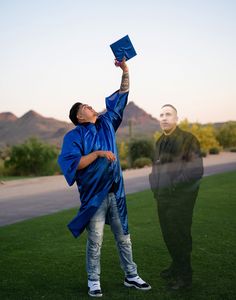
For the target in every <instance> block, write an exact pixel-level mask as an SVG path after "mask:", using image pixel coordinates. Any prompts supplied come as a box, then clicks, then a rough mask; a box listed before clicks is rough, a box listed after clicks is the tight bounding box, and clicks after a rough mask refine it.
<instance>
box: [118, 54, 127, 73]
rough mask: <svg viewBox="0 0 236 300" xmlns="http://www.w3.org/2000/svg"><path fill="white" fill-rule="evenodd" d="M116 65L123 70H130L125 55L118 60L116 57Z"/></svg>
mask: <svg viewBox="0 0 236 300" xmlns="http://www.w3.org/2000/svg"><path fill="white" fill-rule="evenodd" d="M115 66H116V67H120V68H121V69H122V71H123V72H129V68H128V66H127V64H126V59H125V57H124V58H123V59H122V61H118V60H117V59H115Z"/></svg>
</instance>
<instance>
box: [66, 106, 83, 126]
mask: <svg viewBox="0 0 236 300" xmlns="http://www.w3.org/2000/svg"><path fill="white" fill-rule="evenodd" d="M80 105H82V103H80V102H76V103H75V104H74V105H73V106H72V107H71V109H70V114H69V118H70V120H71V122H72V123H73V124H74V125H75V126H76V125H78V124H79V121H78V119H77V113H78V110H79V108H80Z"/></svg>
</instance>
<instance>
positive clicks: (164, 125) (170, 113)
mask: <svg viewBox="0 0 236 300" xmlns="http://www.w3.org/2000/svg"><path fill="white" fill-rule="evenodd" d="M159 121H160V126H161V129H162V130H163V131H165V132H167V133H168V132H170V131H171V130H172V129H174V128H175V127H176V125H177V122H178V116H177V113H176V111H175V110H174V109H173V108H172V107H170V106H165V107H163V108H162V109H161V112H160V116H159Z"/></svg>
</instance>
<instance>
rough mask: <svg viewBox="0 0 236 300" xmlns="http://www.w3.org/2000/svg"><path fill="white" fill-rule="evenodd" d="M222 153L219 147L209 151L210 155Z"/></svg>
mask: <svg viewBox="0 0 236 300" xmlns="http://www.w3.org/2000/svg"><path fill="white" fill-rule="evenodd" d="M219 153H220V149H219V148H217V147H212V148H210V149H209V154H219Z"/></svg>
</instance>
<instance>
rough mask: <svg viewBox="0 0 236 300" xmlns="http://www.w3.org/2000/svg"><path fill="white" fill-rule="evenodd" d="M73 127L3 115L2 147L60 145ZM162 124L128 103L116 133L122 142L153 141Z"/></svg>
mask: <svg viewBox="0 0 236 300" xmlns="http://www.w3.org/2000/svg"><path fill="white" fill-rule="evenodd" d="M73 127H74V125H73V124H71V123H67V122H63V121H59V120H56V119H53V118H46V117H44V116H42V115H40V114H38V113H37V112H35V111H33V110H30V111H28V112H27V113H25V114H24V115H23V116H21V117H20V118H17V117H16V116H15V115H14V114H12V113H11V112H3V113H0V147H4V146H6V145H15V144H18V143H22V142H24V141H25V140H26V139H28V138H29V137H37V138H39V139H41V140H43V141H45V142H47V143H50V144H55V145H57V146H60V145H61V142H62V139H63V136H64V135H65V133H66V132H67V131H69V130H70V129H72V128H73ZM159 128H160V127H159V122H158V120H157V119H155V118H153V117H152V116H151V115H150V114H147V113H146V112H145V111H144V110H143V109H141V108H140V107H138V106H137V105H135V104H134V102H129V103H128V105H127V107H126V110H125V112H124V118H123V122H122V124H121V126H120V128H119V130H118V132H117V138H118V141H119V140H123V139H125V140H127V139H129V138H130V136H132V137H151V136H152V135H153V133H154V132H155V131H156V130H159Z"/></svg>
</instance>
